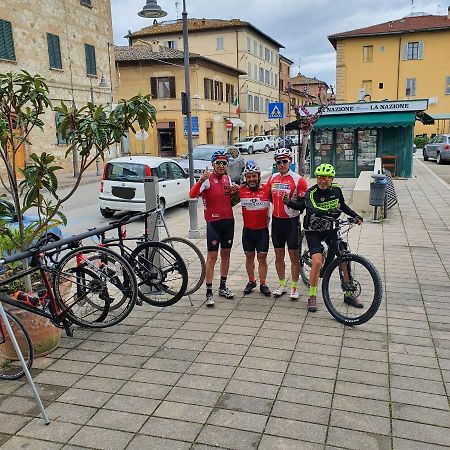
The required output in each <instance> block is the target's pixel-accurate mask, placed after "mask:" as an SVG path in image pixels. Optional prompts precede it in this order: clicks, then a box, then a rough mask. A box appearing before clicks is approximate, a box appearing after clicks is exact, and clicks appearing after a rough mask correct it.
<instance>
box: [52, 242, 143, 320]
mask: <svg viewBox="0 0 450 450" xmlns="http://www.w3.org/2000/svg"><path fill="white" fill-rule="evenodd" d="M54 272H55V275H54V277H53V292H54V294H55V299H56V303H57V305H58V307H59V308H60V309H61V311H62V313H63V314H64V315H65V316H67V317H68V319H69V320H70V321H72V322H73V323H75V324H76V325H79V326H81V327H87V328H107V327H111V326H113V325H116V324H117V323H119V322H121V321H122V320H123V319H125V318H126V317H127V316H128V314H130V312H131V311H132V309H133V307H134V305H135V303H136V299H137V291H138V288H137V280H136V277H135V275H134V272H133V269H132V267H131V265H130V264H129V263H128V261H127V260H126V259H124V258H123V257H122V256H120V255H119V254H117V253H116V252H114V251H113V250H111V249H109V248H106V247H99V246H83V247H78V248H76V249H74V250H72V251H70V252H69V253H67V254H66V255H64V257H63V258H62V259H61V260H60V261H59V262H58V264H57V265H56V267H55V269H54ZM64 283H66V284H69V290H68V291H67V292H65V288H63V287H64Z"/></svg>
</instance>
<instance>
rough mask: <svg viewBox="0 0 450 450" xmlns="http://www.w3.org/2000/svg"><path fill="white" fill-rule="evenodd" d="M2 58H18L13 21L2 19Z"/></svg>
mask: <svg viewBox="0 0 450 450" xmlns="http://www.w3.org/2000/svg"><path fill="white" fill-rule="evenodd" d="M0 58H1V59H7V60H9V61H15V60H16V54H15V52H14V40H13V34H12V27H11V22H8V21H7V20H3V19H0Z"/></svg>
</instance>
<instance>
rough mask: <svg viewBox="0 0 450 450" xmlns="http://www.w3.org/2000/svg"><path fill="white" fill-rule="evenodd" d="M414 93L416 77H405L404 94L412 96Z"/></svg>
mask: <svg viewBox="0 0 450 450" xmlns="http://www.w3.org/2000/svg"><path fill="white" fill-rule="evenodd" d="M415 95H416V79H415V78H407V79H406V96H407V97H414V96H415Z"/></svg>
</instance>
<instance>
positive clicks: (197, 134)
mask: <svg viewBox="0 0 450 450" xmlns="http://www.w3.org/2000/svg"><path fill="white" fill-rule="evenodd" d="M115 60H116V64H117V77H118V80H117V81H118V84H119V86H118V89H117V92H116V95H117V97H118V98H129V97H132V96H134V95H137V94H138V93H139V92H141V93H143V94H146V93H149V92H150V93H151V95H152V100H151V104H152V105H153V106H154V107H155V108H156V111H157V113H156V118H157V123H156V124H154V125H153V127H151V128H150V129H149V130H148V133H147V136H146V135H145V134H143V136H142V137H145V140H141V141H138V140H136V137H135V136H134V135H133V134H131V136H129V137H128V138H127V139H124V141H123V143H122V153H124V154H128V153H130V154H138V155H139V154H140V155H142V154H147V155H153V156H165V157H173V156H181V155H183V154H184V155H186V154H187V153H188V150H187V124H186V118H185V116H184V115H183V113H182V108H181V93H182V92H184V90H185V84H184V65H183V63H184V61H183V52H182V51H180V50H176V49H171V48H168V47H166V46H160V45H159V44H157V43H156V42H155V43H153V44H150V45H144V44H137V43H136V45H135V46H133V47H116V48H115ZM190 70H191V73H190V80H191V86H190V87H191V110H192V132H193V145H194V146H196V145H198V144H213V143H214V144H227V143H228V142H235V141H236V140H237V139H238V131H237V128H236V127H233V129H232V130H231V135H229V134H228V133H229V132H228V131H227V127H226V124H227V122H228V121H231V122H232V121H236V120H238V119H237V117H236V115H235V111H234V109H233V105H232V102H233V99H234V96H235V93H236V92H237V86H238V82H239V76H240V75H242V74H243V73H244V72H243V71H240V70H236V69H235V68H234V67H230V66H227V65H225V64H222V63H219V62H217V61H214V60H212V59H210V58H206V57H204V56H200V55H194V54H192V55H190ZM138 137H141V136H140V135H138Z"/></svg>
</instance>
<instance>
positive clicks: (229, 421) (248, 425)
mask: <svg viewBox="0 0 450 450" xmlns="http://www.w3.org/2000/svg"><path fill="white" fill-rule="evenodd" d="M266 422H267V416H265V415H260V414H251V413H246V412H242V411H232V410H227V409H215V410H214V411H213V412H212V414H211V416H210V417H209V419H208V424H210V425H217V426H221V427H226V428H236V429H238V430H245V431H254V432H256V433H262V432H263V431H264V427H265V425H266Z"/></svg>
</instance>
